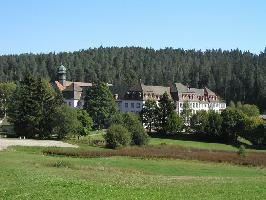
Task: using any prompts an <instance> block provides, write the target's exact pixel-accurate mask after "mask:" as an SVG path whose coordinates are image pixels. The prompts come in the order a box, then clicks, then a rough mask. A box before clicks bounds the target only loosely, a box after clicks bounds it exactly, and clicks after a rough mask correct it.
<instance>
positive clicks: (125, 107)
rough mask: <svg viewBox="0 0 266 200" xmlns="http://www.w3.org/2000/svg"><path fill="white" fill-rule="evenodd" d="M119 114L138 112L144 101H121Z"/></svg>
mask: <svg viewBox="0 0 266 200" xmlns="http://www.w3.org/2000/svg"><path fill="white" fill-rule="evenodd" d="M120 103H121V104H120V112H140V111H141V110H142V107H143V105H144V103H145V101H142V100H141V101H140V100H121V102H120Z"/></svg>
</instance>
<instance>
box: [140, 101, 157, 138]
mask: <svg viewBox="0 0 266 200" xmlns="http://www.w3.org/2000/svg"><path fill="white" fill-rule="evenodd" d="M140 115H141V119H142V123H143V124H144V125H147V128H148V130H149V132H150V133H151V130H152V129H153V128H154V125H155V124H156V120H157V118H158V117H157V115H158V106H157V104H156V101H154V100H151V99H148V100H147V101H146V102H145V104H144V107H143V108H142V110H141V113H140Z"/></svg>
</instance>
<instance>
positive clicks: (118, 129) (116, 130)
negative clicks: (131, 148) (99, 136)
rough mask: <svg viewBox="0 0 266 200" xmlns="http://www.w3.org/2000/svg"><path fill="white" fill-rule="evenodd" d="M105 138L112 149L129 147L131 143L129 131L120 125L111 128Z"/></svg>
mask: <svg viewBox="0 0 266 200" xmlns="http://www.w3.org/2000/svg"><path fill="white" fill-rule="evenodd" d="M104 138H105V141H106V145H107V146H108V147H110V148H117V147H121V146H127V145H128V144H129V143H130V141H131V137H130V134H129V132H128V130H127V129H126V128H125V127H124V126H122V125H119V124H114V125H112V126H110V128H109V129H108V130H107V133H106V134H105V136H104Z"/></svg>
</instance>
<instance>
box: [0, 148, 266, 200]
mask: <svg viewBox="0 0 266 200" xmlns="http://www.w3.org/2000/svg"><path fill="white" fill-rule="evenodd" d="M42 149H43V148H32V147H31V148H29V147H28V148H26V147H25V148H22V147H20V148H18V147H12V148H9V149H8V150H7V151H3V152H0V173H1V176H0V199H265V198H266V190H265V185H266V170H265V169H262V168H255V167H243V166H233V165H229V164H215V163H208V162H199V161H186V160H173V159H172V160H170V159H169V160H167V159H136V158H128V157H109V158H67V157H52V156H44V155H42V153H41V150H42Z"/></svg>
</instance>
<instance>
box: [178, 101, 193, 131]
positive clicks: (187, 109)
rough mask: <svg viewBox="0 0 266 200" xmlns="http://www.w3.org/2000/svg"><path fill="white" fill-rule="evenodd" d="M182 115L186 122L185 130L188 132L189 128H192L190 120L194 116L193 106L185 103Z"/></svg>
mask: <svg viewBox="0 0 266 200" xmlns="http://www.w3.org/2000/svg"><path fill="white" fill-rule="evenodd" d="M180 114H181V116H182V118H183V120H184V123H185V129H186V131H187V132H188V131H189V128H190V118H191V116H192V109H191V106H190V104H189V103H188V101H185V102H184V103H183V110H182V112H181V113H180Z"/></svg>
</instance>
